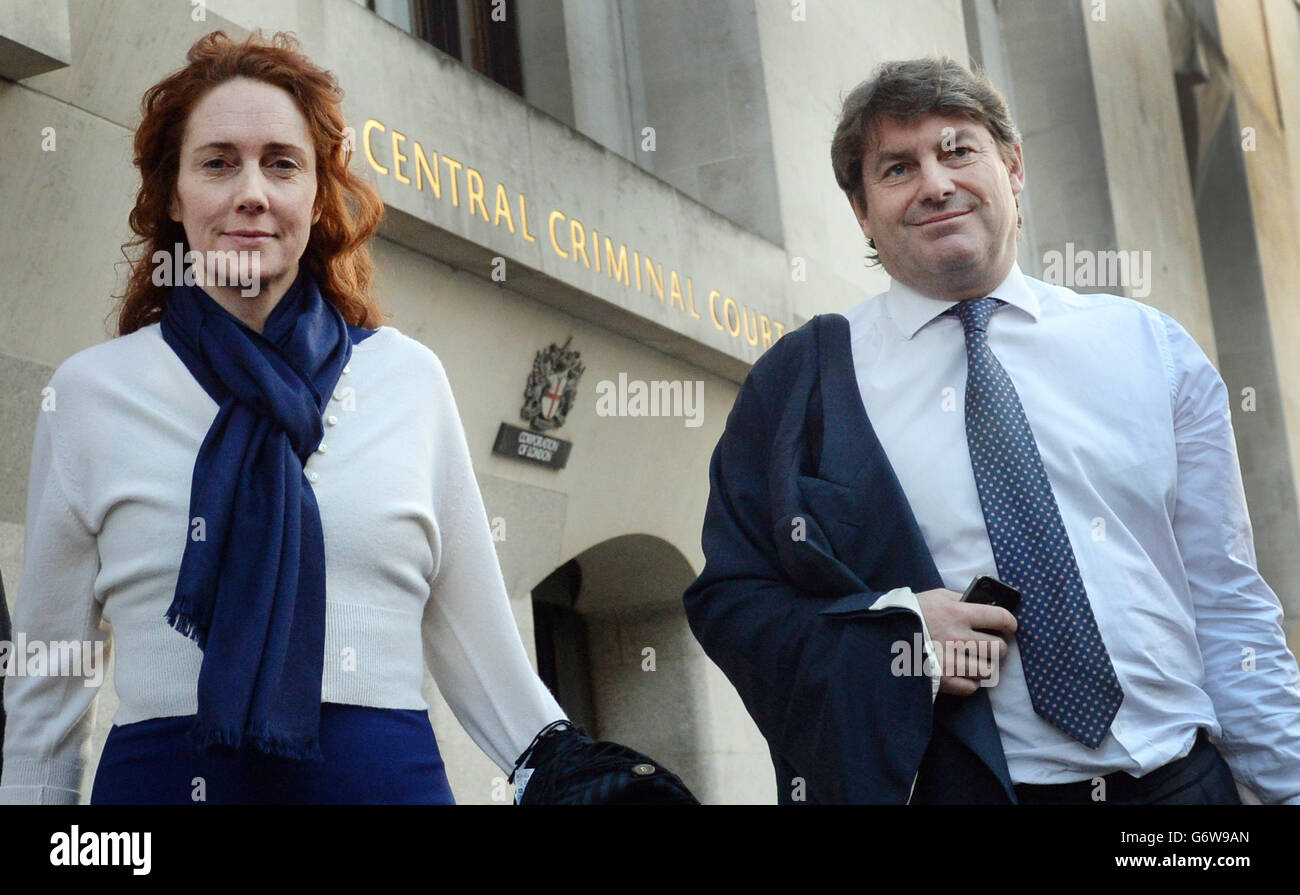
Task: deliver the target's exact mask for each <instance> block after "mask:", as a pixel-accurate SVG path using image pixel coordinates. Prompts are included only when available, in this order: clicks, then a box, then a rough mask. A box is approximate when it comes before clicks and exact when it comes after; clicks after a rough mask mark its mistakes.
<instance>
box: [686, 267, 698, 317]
mask: <svg viewBox="0 0 1300 895" xmlns="http://www.w3.org/2000/svg"><path fill="white" fill-rule="evenodd" d="M686 294H687V295H688V296H690V302H691V316H692V317H694V318H695V319H696V320H699V319H700V315H699V313H698V312H697V311H696V310H695V284H693V283H692V282H691V278H690V277H687V278H686Z"/></svg>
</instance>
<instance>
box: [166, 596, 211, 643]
mask: <svg viewBox="0 0 1300 895" xmlns="http://www.w3.org/2000/svg"><path fill="white" fill-rule="evenodd" d="M167 624H169V625H171V626H172V628H173V629H174V630H175V631H176V632H177V633H179V634H181V635H182V636H184V637H187V638H189V639H190V640H193V641H194V642H195V643H197V644H198V645H199V649H201V650H205V649H207V647H208V632H207V631H205V630H203V629H202V628H200V627H199V623H198V622H197V621H195V620H194V617H193V616H192V615H190V614H189V613H188V612H185V611H184V610H181V609H178V608H176V607H175V606H172V607H170V608H168V610H167Z"/></svg>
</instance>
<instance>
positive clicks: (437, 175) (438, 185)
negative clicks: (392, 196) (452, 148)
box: [415, 140, 442, 199]
mask: <svg viewBox="0 0 1300 895" xmlns="http://www.w3.org/2000/svg"><path fill="white" fill-rule="evenodd" d="M421 172H423V173H421ZM425 177H428V178H429V186H431V187H433V197H434V198H435V199H441V198H442V172H441V171H439V170H438V153H436V152H435V153H434V154H433V165H432V167H431V166H430V165H429V160H428V159H427V158H425V157H424V147H423V146H421V145H420V141H419V140H416V141H415V188H416V189H417V190H423V189H424V178H425Z"/></svg>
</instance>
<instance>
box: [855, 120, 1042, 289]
mask: <svg viewBox="0 0 1300 895" xmlns="http://www.w3.org/2000/svg"><path fill="white" fill-rule="evenodd" d="M862 182H863V189H864V190H865V191H866V195H867V207H866V209H865V210H864V209H862V208H860V207H859V204H858V202H857V201H856V200H850V201H851V203H852V205H853V212H854V214H855V215H856V216H857V218H858V223H859V224H860V225H861V226H862V232H863V233H864V234H866V236H867V237H869V238H870V239H872V240H874V241H875V244H876V252H877V253H878V254H879V255H880V261H881V263H882V264H883V265H884V267H885V270H886V271H888V273H889V275H890V276H891V277H893V278H894V279H896V280H899V281H901V282H902V283H904V284H906V285H908V286H910V287H912V288H913V289H916V290H917V291H918V292H922V293H924V294H927V295H933V296H937V297H940V298H946V299H950V300H951V299H963V298H976V297H979V296H983V295H987V294H988V293H989V291H991V290H992V289H993V288H994V287H996V286H997V284H998V283H1000V282H1002V280H1003V279H1004V278H1005V277H1006V275H1007V272H1008V271H1010V269H1011V265H1012V263H1013V261H1014V260H1015V255H1016V196H1017V195H1018V194H1019V193H1020V191H1021V190H1022V189H1024V185H1025V178H1024V163H1023V161H1022V158H1021V154H1020V147H1019V146H1017V147H1015V165H1014V167H1013V168H1010V169H1009V168H1008V167H1007V166H1006V164H1005V163H1004V162H1003V161H1002V156H1001V155H1000V154H999V152H998V144H997V143H996V141H994V139H993V136H992V134H990V133H989V131H988V129H987V128H985V127H984V126H983V125H982V124H977V123H975V122H973V121H971V120H969V119H967V118H963V117H945V116H939V115H929V116H925V117H922V118H918V119H916V120H915V121H913V122H912V123H911V124H901V123H899V122H897V121H894V120H892V119H888V118H886V119H883V120H882V121H881V122H880V128H879V132H878V134H877V139H876V141H875V144H874V145H872V146H870V147H868V151H867V154H866V156H865V158H863V161H862Z"/></svg>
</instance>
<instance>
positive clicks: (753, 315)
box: [742, 308, 758, 345]
mask: <svg viewBox="0 0 1300 895" xmlns="http://www.w3.org/2000/svg"><path fill="white" fill-rule="evenodd" d="M757 314H758V312H757V311H751V310H750V309H749V308H745V309H744V311H743V312H742V318H743V319H744V321H745V341H746V342H748V343H749V344H751V345H757V344H758V316H757ZM751 319H752V320H753V323H754V338H752V339H751V338H750V337H749V325H750V320H751Z"/></svg>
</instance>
